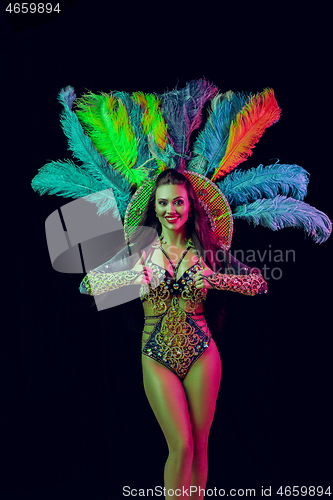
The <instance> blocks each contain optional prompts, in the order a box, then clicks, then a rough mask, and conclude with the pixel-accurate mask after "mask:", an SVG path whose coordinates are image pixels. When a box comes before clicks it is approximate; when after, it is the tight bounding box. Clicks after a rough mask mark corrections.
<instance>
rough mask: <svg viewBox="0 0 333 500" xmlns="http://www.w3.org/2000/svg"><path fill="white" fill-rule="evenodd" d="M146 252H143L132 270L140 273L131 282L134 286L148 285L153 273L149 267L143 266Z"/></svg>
mask: <svg viewBox="0 0 333 500" xmlns="http://www.w3.org/2000/svg"><path fill="white" fill-rule="evenodd" d="M145 260H146V252H145V251H143V252H142V255H141V257H140V259H139V260H138V262H137V263H136V264H135V266H134V267H133V268H132V271H136V272H137V273H140V274H139V276H138V277H137V278H136V279H135V281H133V284H134V285H148V284H149V283H150V280H151V277H152V274H153V271H152V269H150V267H148V266H146V265H145Z"/></svg>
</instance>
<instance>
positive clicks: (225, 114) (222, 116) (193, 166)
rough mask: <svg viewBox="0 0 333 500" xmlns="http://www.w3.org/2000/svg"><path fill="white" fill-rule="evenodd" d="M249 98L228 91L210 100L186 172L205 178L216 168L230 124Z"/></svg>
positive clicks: (222, 154)
mask: <svg viewBox="0 0 333 500" xmlns="http://www.w3.org/2000/svg"><path fill="white" fill-rule="evenodd" d="M249 98H250V95H246V94H244V93H241V92H237V93H234V92H232V91H229V92H226V93H225V94H218V95H217V96H216V97H214V98H213V99H212V101H211V110H210V112H209V116H208V119H207V121H206V124H205V127H204V128H203V130H202V131H201V132H200V134H199V135H198V137H197V139H196V141H195V143H194V145H193V158H192V159H191V161H190V162H189V165H188V168H187V170H194V171H196V172H198V173H201V174H203V175H205V176H207V174H208V173H209V172H214V170H215V168H218V166H219V164H220V162H221V160H222V159H223V157H224V155H225V152H226V148H227V145H228V139H229V132H230V126H231V123H232V122H233V120H235V119H236V116H237V113H238V112H239V111H240V110H241V109H242V108H243V106H244V105H245V104H246V103H247V102H248V100H249Z"/></svg>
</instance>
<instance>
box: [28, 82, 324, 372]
mask: <svg viewBox="0 0 333 500" xmlns="http://www.w3.org/2000/svg"><path fill="white" fill-rule="evenodd" d="M59 100H60V102H61V103H62V104H63V106H64V110H63V113H62V115H61V125H62V127H63V130H64V133H65V135H66V136H67V138H68V144H69V149H71V150H72V153H73V156H74V157H75V158H76V159H77V160H79V161H80V162H81V163H82V164H81V165H80V166H77V165H75V164H74V162H72V161H71V160H65V161H55V162H51V163H48V164H46V165H45V166H44V167H42V168H41V169H40V170H39V173H38V174H37V175H36V177H35V178H34V179H33V181H32V187H33V189H34V190H35V191H38V192H39V193H40V194H44V193H48V194H57V195H61V196H65V197H72V198H79V197H86V199H87V200H88V201H90V202H92V203H95V204H96V205H97V207H98V214H106V213H110V212H111V213H113V216H114V217H118V218H121V220H122V221H123V223H124V229H125V239H126V243H127V245H128V246H127V248H124V249H123V250H122V251H121V252H119V253H118V254H117V255H116V256H115V257H113V258H112V259H111V260H109V261H108V262H106V263H104V264H103V265H101V266H100V267H98V268H96V269H94V270H91V271H90V272H88V274H87V276H86V277H85V278H84V279H83V281H82V283H81V286H80V291H81V293H85V294H90V295H99V294H102V293H106V292H109V291H112V290H116V289H118V288H119V287H123V286H126V285H127V286H131V285H132V284H133V282H134V281H135V280H136V278H137V276H138V274H141V273H137V272H134V271H133V270H132V269H131V267H129V264H128V262H129V259H128V257H130V255H131V247H132V245H133V240H132V237H134V236H133V235H135V234H136V233H135V231H136V228H137V227H138V226H139V225H140V220H141V219H142V214H143V212H144V209H145V206H146V204H147V201H148V199H149V197H150V194H151V191H152V189H153V186H154V184H155V181H156V178H157V176H158V174H159V173H161V172H163V171H164V170H166V169H175V170H177V171H178V172H180V173H182V174H183V175H184V176H185V177H187V179H188V180H189V181H190V182H191V184H192V186H193V188H194V191H195V193H196V195H197V197H198V199H199V202H200V204H201V206H202V207H203V209H204V211H205V213H206V215H207V221H208V222H209V224H210V229H211V231H212V234H213V236H214V239H215V241H216V242H217V243H218V245H219V246H220V247H221V249H223V259H222V264H221V269H220V270H219V272H217V273H213V274H211V275H209V276H205V279H206V280H207V281H208V282H209V283H210V285H211V286H212V287H213V288H215V289H218V290H230V291H236V292H239V293H242V294H245V295H257V294H264V293H267V285H266V282H265V280H264V279H263V277H262V276H261V274H260V273H259V272H258V271H256V270H253V269H250V268H248V267H247V266H245V265H243V264H241V263H240V262H238V261H237V260H236V259H234V258H233V256H232V255H231V254H230V253H229V252H228V250H229V248H230V245H231V238H232V232H233V221H234V219H237V218H242V219H245V220H248V221H249V222H253V223H254V224H255V225H256V224H261V225H263V226H265V227H269V228H270V229H272V230H278V229H282V228H284V227H290V226H294V227H301V228H303V229H304V230H305V231H306V232H307V233H308V234H309V235H311V236H312V237H313V239H314V241H315V242H316V243H322V242H324V241H326V239H327V238H328V237H329V235H330V233H331V229H332V224H331V221H330V220H329V218H328V217H327V216H326V215H325V214H324V213H323V212H320V211H319V210H317V209H316V208H314V207H311V206H310V205H308V204H306V203H304V202H303V199H304V197H305V195H306V190H307V185H308V176H309V174H308V172H306V170H304V169H303V168H301V167H299V166H297V165H284V164H283V165H281V164H279V163H278V162H277V163H275V164H273V165H269V166H266V167H264V166H263V165H260V166H259V167H257V168H252V169H250V170H247V171H241V170H236V171H234V172H233V173H230V172H231V171H232V170H234V169H235V168H236V167H237V166H238V165H239V164H240V163H241V162H243V161H245V160H246V158H247V157H248V156H250V155H251V154H252V149H253V147H254V146H255V144H256V143H257V142H258V140H259V138H260V137H261V136H262V134H263V132H264V131H265V129H266V128H267V127H269V126H270V125H272V124H273V123H275V122H276V121H277V120H278V119H279V117H280V113H281V110H280V108H279V107H278V105H277V102H276V100H275V97H274V92H273V90H272V89H266V90H264V91H263V92H261V93H259V94H255V95H251V94H250V95H247V94H244V93H234V92H231V91H229V92H226V93H225V94H220V93H218V89H217V87H215V86H214V85H212V84H210V83H209V82H207V81H206V80H204V79H200V80H194V81H191V82H189V83H188V84H187V85H186V87H184V88H183V89H180V90H173V91H170V92H166V93H164V94H162V95H155V94H145V93H142V92H135V93H133V94H131V95H129V94H127V93H125V92H112V93H110V94H104V93H101V94H98V95H97V94H93V93H88V94H86V95H84V96H83V97H81V98H79V99H77V100H76V95H75V93H74V89H73V88H72V87H67V88H65V89H63V90H61V92H60V94H59ZM74 101H75V104H76V111H73V110H72V105H73V102H74ZM208 101H210V110H209V116H208V120H207V121H206V124H205V126H204V127H203V129H202V130H201V132H200V133H199V134H198V135H197V137H196V139H195V141H194V144H193V147H192V148H191V147H190V136H191V133H192V132H193V130H195V129H197V128H199V126H200V124H201V120H202V117H201V115H202V109H203V106H204V105H205V103H206V102H208ZM191 247H193V243H192V242H191V241H189V242H188V247H187V249H186V250H185V252H184V253H183V255H182V256H181V258H180V259H179V261H178V262H177V264H176V265H173V263H172V262H171V260H170V258H169V256H168V255H167V253H166V252H165V250H164V249H163V247H162V244H161V241H160V239H159V238H156V239H155V240H154V242H153V243H152V244H151V245H150V246H149V252H148V255H147V259H146V261H145V266H148V267H150V268H151V269H152V271H153V275H152V278H151V281H150V283H149V285H148V286H147V285H141V290H140V297H141V301H142V303H143V306H144V308H146V309H145V329H144V332H143V333H144V334H145V335H146V336H147V337H148V338H147V339H143V340H142V352H143V354H145V355H147V356H150V357H151V358H153V359H155V360H156V361H158V362H159V363H161V364H163V365H165V366H167V367H168V368H169V369H170V370H172V371H173V372H174V373H176V374H177V375H178V376H179V377H180V378H181V379H182V378H184V377H185V376H186V374H187V373H188V370H189V369H190V367H191V366H192V364H193V363H194V362H195V361H196V360H197V359H198V358H199V357H200V356H201V355H202V354H203V352H205V350H206V349H207V348H208V346H209V343H210V340H211V333H210V331H209V328H208V326H207V324H206V321H205V319H204V316H203V314H202V312H201V307H202V302H203V300H204V299H205V298H206V294H207V290H206V289H205V288H203V289H197V288H196V286H195V284H194V276H195V274H196V273H197V272H198V271H199V270H202V269H203V267H202V265H201V264H200V263H199V262H197V263H195V264H194V265H193V266H191V267H190V268H188V269H187V270H186V271H185V272H184V273H183V274H182V275H181V276H178V274H177V271H178V269H179V266H180V264H181V262H182V260H183V259H184V257H185V255H186V253H187V252H188V251H189V250H190V249H191ZM154 252H163V253H164V255H165V257H166V258H167V260H168V261H169V262H170V264H171V266H172V269H173V274H172V275H171V274H170V273H168V272H167V271H166V270H165V269H164V268H161V267H160V266H158V265H157V264H156V263H154V262H153V260H152V256H153V254H154ZM132 267H133V266H132ZM220 271H222V272H220ZM147 311H150V312H151V314H148V313H147Z"/></svg>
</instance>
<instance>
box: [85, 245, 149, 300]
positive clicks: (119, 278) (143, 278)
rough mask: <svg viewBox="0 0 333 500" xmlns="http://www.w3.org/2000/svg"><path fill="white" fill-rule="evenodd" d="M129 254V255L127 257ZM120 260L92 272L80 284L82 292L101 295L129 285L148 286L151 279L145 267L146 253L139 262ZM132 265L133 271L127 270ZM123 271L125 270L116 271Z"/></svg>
mask: <svg viewBox="0 0 333 500" xmlns="http://www.w3.org/2000/svg"><path fill="white" fill-rule="evenodd" d="M128 256H129V254H127V257H128ZM119 257H120V258H119V260H116V261H114V260H113V259H111V261H108V262H106V263H105V264H103V265H102V266H99V267H98V268H96V269H94V270H93V271H90V272H89V273H88V274H87V275H86V276H85V277H84V278H83V280H82V282H81V284H80V288H79V290H80V292H81V293H82V294H85V295H101V294H102V293H106V292H110V291H112V290H116V289H118V288H120V287H123V286H127V285H140V284H147V283H149V281H150V278H151V270H150V268H148V267H146V266H144V261H145V258H146V254H145V252H143V253H142V256H141V258H140V259H139V260H137V262H135V263H134V266H133V259H131V258H129V259H127V258H126V255H123V254H122V255H120V256H119ZM131 264H132V268H131V269H126V267H127V266H128V265H131ZM116 269H123V270H116Z"/></svg>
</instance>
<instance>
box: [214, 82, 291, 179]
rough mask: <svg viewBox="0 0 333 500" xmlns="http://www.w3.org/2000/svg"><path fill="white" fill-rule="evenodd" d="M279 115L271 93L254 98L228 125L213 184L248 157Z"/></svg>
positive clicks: (267, 91)
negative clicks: (227, 134)
mask: <svg viewBox="0 0 333 500" xmlns="http://www.w3.org/2000/svg"><path fill="white" fill-rule="evenodd" d="M280 115H281V109H280V108H279V106H278V104H277V102H276V99H275V96H274V91H273V89H265V90H264V91H263V92H261V93H259V94H256V95H253V96H252V97H251V98H250V100H249V102H248V103H247V104H245V106H244V107H243V108H242V109H241V110H240V111H239V113H238V115H237V116H236V119H235V120H234V121H233V122H232V124H231V127H230V133H229V140H228V145H227V149H226V152H225V155H224V157H223V159H222V160H221V163H220V165H219V167H218V168H216V169H215V172H214V174H213V176H212V178H211V180H212V181H213V182H216V180H218V179H220V178H222V177H223V176H224V175H226V174H227V173H229V172H231V170H233V169H234V168H236V167H237V166H238V165H239V164H240V163H242V162H243V161H245V160H246V159H247V158H248V157H249V156H251V155H252V149H253V148H254V146H255V145H256V143H257V142H258V141H259V139H260V137H261V136H262V135H263V133H264V131H265V129H266V128H267V127H270V126H271V125H273V123H275V122H277V121H278V119H279V118H280Z"/></svg>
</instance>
